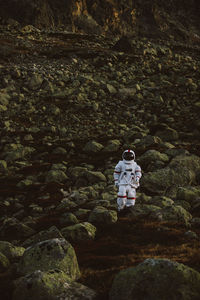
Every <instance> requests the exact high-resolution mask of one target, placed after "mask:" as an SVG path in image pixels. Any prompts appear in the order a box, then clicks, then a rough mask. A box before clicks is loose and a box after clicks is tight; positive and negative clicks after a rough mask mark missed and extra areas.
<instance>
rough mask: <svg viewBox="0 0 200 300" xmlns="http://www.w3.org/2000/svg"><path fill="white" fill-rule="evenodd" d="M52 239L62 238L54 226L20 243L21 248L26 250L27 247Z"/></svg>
mask: <svg viewBox="0 0 200 300" xmlns="http://www.w3.org/2000/svg"><path fill="white" fill-rule="evenodd" d="M54 238H63V236H62V234H61V232H60V231H59V230H58V228H57V227H56V226H52V227H50V228H49V229H48V230H43V231H40V232H38V233H37V234H34V235H33V236H32V237H31V238H30V239H27V240H25V241H24V242H23V243H22V246H23V247H25V248H27V247H29V246H32V245H34V244H36V243H39V242H42V241H45V240H50V239H54Z"/></svg>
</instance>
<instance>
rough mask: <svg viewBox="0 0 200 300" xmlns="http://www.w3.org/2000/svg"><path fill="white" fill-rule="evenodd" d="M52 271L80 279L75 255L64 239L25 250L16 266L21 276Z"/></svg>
mask: <svg viewBox="0 0 200 300" xmlns="http://www.w3.org/2000/svg"><path fill="white" fill-rule="evenodd" d="M54 269H58V270H61V271H64V272H65V273H66V274H67V275H68V276H69V277H70V278H72V279H77V278H79V277H80V271H79V266H78V262H77V257H76V253H75V251H74V248H73V247H72V245H71V244H70V243H69V242H67V241H66V240H65V239H57V238H56V239H51V240H46V241H43V242H40V243H37V244H35V245H33V246H32V247H29V248H27V249H26V250H25V252H24V255H23V256H22V258H21V260H20V262H19V265H18V271H19V273H20V274H22V275H26V274H28V273H31V272H34V271H36V270H41V271H49V270H54Z"/></svg>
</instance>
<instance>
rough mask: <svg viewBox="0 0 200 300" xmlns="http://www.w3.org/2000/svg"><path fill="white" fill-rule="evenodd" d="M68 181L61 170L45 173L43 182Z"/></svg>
mask: <svg viewBox="0 0 200 300" xmlns="http://www.w3.org/2000/svg"><path fill="white" fill-rule="evenodd" d="M67 179H68V177H67V175H66V174H65V172H64V171H62V170H50V171H49V172H48V173H47V176H46V179H45V181H46V182H47V183H48V182H61V183H62V182H65V181H66V180H67Z"/></svg>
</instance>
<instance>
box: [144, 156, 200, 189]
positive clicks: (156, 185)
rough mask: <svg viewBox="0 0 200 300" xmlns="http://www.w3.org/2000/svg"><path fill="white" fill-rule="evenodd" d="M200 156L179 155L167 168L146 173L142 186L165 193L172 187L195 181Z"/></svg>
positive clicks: (199, 164)
mask: <svg viewBox="0 0 200 300" xmlns="http://www.w3.org/2000/svg"><path fill="white" fill-rule="evenodd" d="M199 166H200V158H199V157H198V156H195V155H190V156H185V155H179V156H176V157H175V158H173V159H172V161H171V162H170V163H169V165H168V166H167V167H166V168H163V169H159V170H157V171H155V172H149V173H146V174H144V176H143V177H142V179H141V184H142V186H143V187H144V188H145V189H147V190H148V191H149V192H153V193H157V194H163V192H165V191H167V190H168V189H169V188H171V187H177V188H178V187H180V186H185V185H188V184H192V183H194V182H195V178H196V172H197V170H198V167H199Z"/></svg>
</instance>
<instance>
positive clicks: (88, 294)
mask: <svg viewBox="0 0 200 300" xmlns="http://www.w3.org/2000/svg"><path fill="white" fill-rule="evenodd" d="M14 285H15V289H14V293H13V298H12V299H13V300H27V299H29V300H35V299H37V300H44V299H48V300H56V299H83V300H84V299H85V300H92V299H94V298H95V296H96V293H95V291H93V290H91V289H89V288H88V287H86V286H84V285H82V284H80V283H77V282H73V281H72V280H71V279H70V278H69V276H68V275H67V274H66V273H64V272H63V271H60V270H54V271H49V272H42V271H40V270H37V271H35V272H33V273H31V274H28V275H26V276H24V277H21V278H19V279H17V280H16V281H15V283H14Z"/></svg>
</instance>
